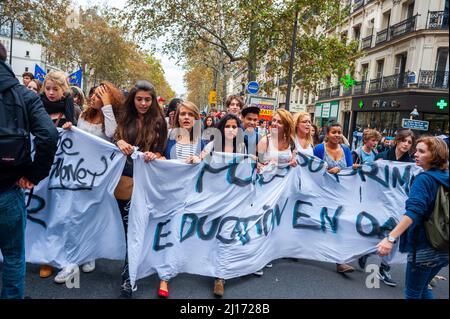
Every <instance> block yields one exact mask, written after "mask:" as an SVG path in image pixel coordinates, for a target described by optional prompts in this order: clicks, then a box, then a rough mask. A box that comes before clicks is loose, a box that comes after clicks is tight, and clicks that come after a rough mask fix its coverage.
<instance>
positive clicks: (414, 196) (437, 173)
mask: <svg viewBox="0 0 450 319" xmlns="http://www.w3.org/2000/svg"><path fill="white" fill-rule="evenodd" d="M414 157H415V160H416V164H417V165H418V166H420V167H422V168H423V170H424V171H423V172H422V173H420V174H418V175H417V176H416V177H415V179H414V181H413V183H412V186H411V190H410V192H409V198H408V200H407V201H406V205H405V206H406V207H405V210H406V212H405V214H404V215H403V217H402V219H401V220H400V222H399V224H398V225H397V226H396V227H395V228H394V229H393V230H392V231H391V232H390V233H389V234H388V236H387V237H386V238H384V239H383V240H382V241H381V242H380V243H379V244H378V245H377V248H378V254H379V255H380V256H387V255H388V254H389V253H390V252H391V250H392V247H393V245H394V243H395V242H396V241H397V240H398V238H400V252H403V253H408V261H407V266H406V279H405V298H406V299H432V298H433V294H432V292H431V290H430V289H429V287H428V284H429V283H430V282H431V280H432V279H433V278H434V276H436V275H437V274H438V273H439V271H440V270H441V268H443V267H445V266H447V265H448V187H449V175H448V148H447V145H446V144H445V142H444V141H442V140H440V139H439V138H436V137H423V138H421V139H419V140H418V141H417V146H416V152H415V154H414ZM437 196H438V197H437ZM436 205H437V206H436ZM436 219H440V220H442V221H443V222H442V224H441V226H436V224H435V226H434V227H431V230H430V228H429V226H428V224H429V223H430V222H431V223H432V222H433V221H434V220H436ZM436 234H441V235H443V236H440V238H439V240H438V242H437V243H436V242H435V240H432V239H435V238H436Z"/></svg>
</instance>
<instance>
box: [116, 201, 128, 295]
mask: <svg viewBox="0 0 450 319" xmlns="http://www.w3.org/2000/svg"><path fill="white" fill-rule="evenodd" d="M116 201H117V204H118V205H119V210H120V215H121V217H122V224H123V229H124V230H125V244H126V245H127V243H128V236H127V232H128V213H129V211H130V205H131V200H120V199H116ZM127 246H128V245H127ZM126 251H127V253H126V255H125V264H124V265H123V269H122V274H121V275H122V285H126V286H129V287H131V284H130V273H129V271H128V249H127V250H126Z"/></svg>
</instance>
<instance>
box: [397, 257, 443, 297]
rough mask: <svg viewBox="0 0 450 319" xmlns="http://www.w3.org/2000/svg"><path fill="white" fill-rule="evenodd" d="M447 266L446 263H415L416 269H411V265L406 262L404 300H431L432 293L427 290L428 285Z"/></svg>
mask: <svg viewBox="0 0 450 319" xmlns="http://www.w3.org/2000/svg"><path fill="white" fill-rule="evenodd" d="M447 264H448V262H447V261H441V262H428V263H416V268H415V269H413V268H414V267H413V263H412V262H408V263H407V265H406V279H405V298H406V299H433V293H432V292H431V290H430V289H428V284H429V283H430V281H431V279H433V278H434V276H436V275H437V274H438V273H439V271H440V270H441V269H442V267H445V266H447Z"/></svg>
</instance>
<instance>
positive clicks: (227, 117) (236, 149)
mask: <svg viewBox="0 0 450 319" xmlns="http://www.w3.org/2000/svg"><path fill="white" fill-rule="evenodd" d="M229 120H235V121H236V124H237V126H238V133H237V135H236V137H235V138H234V139H233V153H241V152H244V151H245V148H244V143H243V142H244V137H243V135H242V129H241V120H239V118H238V117H237V116H236V115H234V114H230V113H228V114H227V115H225V116H224V117H223V118H222V119H221V120H220V122H219V123H217V129H218V130H219V131H220V134H221V135H222V145H218V139H214V150H215V151H216V152H224V151H225V125H226V124H227V121H229ZM238 141H241V143H239V145H238ZM220 147H222V149H221V150H220Z"/></svg>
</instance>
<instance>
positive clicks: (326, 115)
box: [314, 101, 339, 127]
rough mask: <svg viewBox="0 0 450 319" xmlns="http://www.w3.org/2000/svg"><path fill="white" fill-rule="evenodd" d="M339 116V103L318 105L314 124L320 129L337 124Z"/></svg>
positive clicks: (332, 102)
mask: <svg viewBox="0 0 450 319" xmlns="http://www.w3.org/2000/svg"><path fill="white" fill-rule="evenodd" d="M338 116H339V101H331V102H323V103H316V108H315V111H314V124H316V125H317V126H318V127H323V126H325V125H329V124H330V123H333V122H337V121H338Z"/></svg>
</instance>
